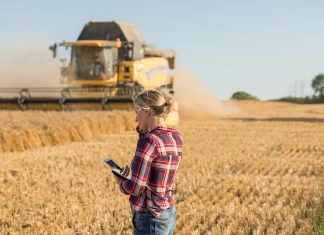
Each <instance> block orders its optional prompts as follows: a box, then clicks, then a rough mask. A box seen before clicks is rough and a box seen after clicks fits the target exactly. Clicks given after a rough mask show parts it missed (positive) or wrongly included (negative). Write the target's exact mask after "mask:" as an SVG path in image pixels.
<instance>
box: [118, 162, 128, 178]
mask: <svg viewBox="0 0 324 235" xmlns="http://www.w3.org/2000/svg"><path fill="white" fill-rule="evenodd" d="M129 172H130V168H129V166H128V165H127V166H125V167H123V168H122V170H121V171H120V173H121V174H122V175H123V176H125V177H127V176H128V175H129Z"/></svg>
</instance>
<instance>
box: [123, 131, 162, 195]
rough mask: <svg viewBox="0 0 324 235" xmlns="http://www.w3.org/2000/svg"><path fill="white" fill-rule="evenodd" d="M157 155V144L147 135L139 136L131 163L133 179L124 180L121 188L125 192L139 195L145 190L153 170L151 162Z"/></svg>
mask: <svg viewBox="0 0 324 235" xmlns="http://www.w3.org/2000/svg"><path fill="white" fill-rule="evenodd" d="M155 157H156V145H155V143H154V141H153V140H152V139H151V138H149V137H148V136H147V135H145V136H142V137H140V138H139V140H138V142H137V147H136V153H135V156H134V159H133V161H132V165H131V171H132V175H131V179H130V180H124V181H123V182H122V183H121V188H122V189H123V191H124V192H125V194H128V195H133V196H138V195H139V194H140V193H142V192H143V191H144V190H145V187H146V183H147V180H148V177H149V174H150V170H151V163H152V161H153V159H154V158H155Z"/></svg>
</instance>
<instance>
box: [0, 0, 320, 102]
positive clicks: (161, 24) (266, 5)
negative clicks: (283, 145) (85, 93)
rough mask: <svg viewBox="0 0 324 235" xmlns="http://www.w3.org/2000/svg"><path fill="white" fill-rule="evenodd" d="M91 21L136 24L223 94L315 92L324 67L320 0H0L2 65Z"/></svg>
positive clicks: (267, 95) (206, 84)
mask: <svg viewBox="0 0 324 235" xmlns="http://www.w3.org/2000/svg"><path fill="white" fill-rule="evenodd" d="M90 20H92V21H111V20H121V21H125V22H129V23H132V24H134V25H135V26H136V27H137V28H138V29H139V30H140V31H141V34H142V36H143V38H144V40H145V41H146V43H148V44H150V45H154V46H156V47H158V48H165V49H172V50H174V51H175V52H176V53H177V61H176V62H177V69H178V70H184V71H187V72H188V73H191V74H193V75H194V76H195V77H196V78H197V79H198V80H199V81H200V83H201V84H202V86H204V87H206V88H207V89H209V90H210V91H211V92H212V93H213V94H214V95H215V96H216V97H218V98H220V99H228V98H230V97H231V95H232V94H233V93H234V92H236V91H246V92H248V93H250V94H252V95H255V96H257V97H258V98H260V99H263V100H267V99H276V98H280V97H283V96H289V95H297V96H302V95H312V93H313V90H312V88H311V86H310V84H311V81H312V79H313V78H314V77H315V76H316V75H318V74H319V73H324V30H323V23H324V1H321V0H307V1H306V0H305V1H299V0H286V1H282V0H272V1H256V0H255V1H252V0H246V1H238V0H237V1H235V0H233V1H231V0H227V1H225V0H221V1H217V0H214V1H212V0H210V1H206V0H205V1H204V0H201V1H198V0H196V1H193V0H186V1H184V0H178V1H171V0H164V1H149V0H138V1H130V0H124V1H107V0H106V1H103V0H92V1H82V0H80V1H62V0H56V1H45V0H29V1H18V0H10V1H9V0H3V1H1V3H0V22H1V24H0V25H1V28H2V33H1V37H0V45H1V46H0V49H1V50H2V51H4V50H5V51H6V53H0V63H1V61H2V67H5V66H6V65H5V63H4V61H8V60H9V59H10V57H11V56H12V54H10V51H11V50H15V49H14V48H26V47H29V48H37V49H35V50H39V48H40V46H42V47H43V48H44V49H46V50H47V48H48V46H49V45H50V44H52V43H53V42H61V41H62V40H63V39H66V40H68V41H73V40H75V39H76V38H77V37H78V35H79V33H80V32H81V30H82V28H83V26H84V24H85V23H87V22H88V21H90ZM31 45H38V47H33V46H31ZM12 48H13V49H12ZM8 51H9V52H8ZM18 53H23V52H21V50H20V51H19V52H18ZM35 53H36V52H35ZM46 53H47V52H46ZM16 54H17V51H16ZM1 57H2V58H1ZM48 57H49V58H50V57H51V53H50V51H48ZM12 58H13V57H12ZM30 63H31V62H30ZM58 74H59V71H58ZM25 79H26V78H25Z"/></svg>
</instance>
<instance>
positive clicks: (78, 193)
mask: <svg viewBox="0 0 324 235" xmlns="http://www.w3.org/2000/svg"><path fill="white" fill-rule="evenodd" d="M235 105H236V106H237V107H238V108H239V109H240V110H241V111H240V113H238V114H235V115H232V116H226V117H225V116H221V117H217V118H216V117H211V116H209V117H207V116H205V117H203V118H202V117H190V115H188V113H187V114H185V115H183V116H184V117H185V118H184V119H182V120H181V124H180V126H179V129H180V131H181V133H182V134H183V138H184V157H183V161H182V163H181V166H180V170H179V173H178V175H177V179H176V186H175V199H176V207H177V214H178V217H177V228H176V234H233V235H234V234H309V233H310V232H311V230H312V226H313V220H314V216H315V215H316V213H317V211H318V209H319V207H320V205H321V201H323V200H324V144H323V143H324V105H292V104H285V103H274V102H237V103H235ZM133 115H134V114H133V112H115V111H114V112H111V113H108V112H99V111H97V112H68V113H62V112H49V113H45V112H44V113H43V112H0V120H1V121H2V123H5V125H3V126H2V127H1V129H0V133H1V138H0V140H1V144H0V146H1V148H0V152H1V153H0V160H1V165H0V183H1V186H2V187H1V188H0V210H1V213H0V233H1V234H131V215H130V209H129V206H128V199H127V196H124V195H122V194H121V193H120V192H119V190H118V187H117V185H116V184H115V182H114V179H113V176H112V174H111V173H110V172H109V170H108V168H107V167H106V166H105V165H104V163H103V160H104V158H105V157H107V156H112V157H113V158H115V159H116V160H117V161H118V162H119V163H120V164H123V165H124V164H128V163H129V162H130V159H131V158H132V154H133V152H134V149H135V146H136V140H137V136H136V133H135V132H134V131H133V129H132V128H133V125H134V116H133ZM119 117H120V118H119ZM111 120H113V121H111ZM114 123H115V124H114Z"/></svg>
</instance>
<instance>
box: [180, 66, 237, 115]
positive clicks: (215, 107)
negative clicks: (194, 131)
mask: <svg viewBox="0 0 324 235" xmlns="http://www.w3.org/2000/svg"><path fill="white" fill-rule="evenodd" d="M174 89H175V100H176V101H177V102H178V104H179V112H180V115H181V116H182V117H194V118H197V117H198V118H199V117H202V118H203V117H206V116H215V117H218V116H230V115H236V114H238V113H239V112H240V111H239V108H238V107H236V106H235V105H234V104H233V103H232V102H231V101H222V100H219V99H217V98H216V97H215V96H214V95H213V94H212V92H211V91H209V90H208V89H207V88H205V87H204V86H203V85H202V84H201V83H200V81H199V80H198V78H197V77H196V76H195V75H194V74H193V73H192V72H191V71H190V70H189V69H184V68H180V69H178V70H177V71H176V72H175V88H174Z"/></svg>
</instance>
